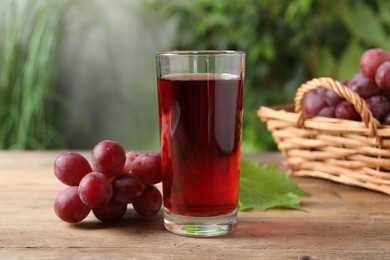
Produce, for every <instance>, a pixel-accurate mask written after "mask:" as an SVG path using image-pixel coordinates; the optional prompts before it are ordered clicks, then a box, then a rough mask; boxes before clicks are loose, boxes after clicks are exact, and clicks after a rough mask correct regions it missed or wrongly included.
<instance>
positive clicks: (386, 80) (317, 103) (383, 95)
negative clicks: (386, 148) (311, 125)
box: [304, 48, 390, 125]
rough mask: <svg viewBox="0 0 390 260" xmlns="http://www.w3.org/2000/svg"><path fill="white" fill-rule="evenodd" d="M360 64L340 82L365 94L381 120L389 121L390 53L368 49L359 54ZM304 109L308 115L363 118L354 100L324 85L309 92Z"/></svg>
mask: <svg viewBox="0 0 390 260" xmlns="http://www.w3.org/2000/svg"><path fill="white" fill-rule="evenodd" d="M359 66H360V72H359V73H356V74H355V75H354V76H352V78H351V79H349V80H343V81H340V83H342V84H343V85H345V86H346V87H348V88H349V89H351V90H353V91H355V92H356V93H357V94H358V95H359V96H360V97H361V98H363V99H364V100H365V101H366V104H367V107H368V109H369V110H370V111H371V113H372V115H373V116H374V117H375V118H376V119H377V120H378V121H379V122H381V123H382V124H386V125H390V101H389V99H390V53H389V52H387V51H385V50H383V49H380V48H375V49H369V50H367V51H365V52H364V53H363V55H362V56H361V57H360V62H359ZM304 109H305V113H306V114H307V115H309V116H325V117H331V118H340V119H348V120H361V118H360V115H359V114H358V113H357V112H356V110H355V108H354V106H353V104H352V103H350V102H348V101H346V100H345V99H343V98H341V97H339V96H338V95H337V94H336V92H334V91H333V90H328V89H323V88H320V89H316V90H313V91H310V92H309V93H307V94H306V97H305V100H304Z"/></svg>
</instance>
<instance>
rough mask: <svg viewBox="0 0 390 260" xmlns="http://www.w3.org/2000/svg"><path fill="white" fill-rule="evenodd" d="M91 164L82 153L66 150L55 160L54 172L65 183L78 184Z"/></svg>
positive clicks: (89, 170)
mask: <svg viewBox="0 0 390 260" xmlns="http://www.w3.org/2000/svg"><path fill="white" fill-rule="evenodd" d="M91 171H92V169H91V165H90V164H89V162H88V161H87V159H85V158H84V157H83V156H82V155H81V154H79V153H76V152H65V153H61V154H60V155H58V156H57V158H56V159H55V161H54V174H55V176H56V177H57V178H58V179H59V180H60V181H61V182H62V183H64V184H66V185H69V186H77V185H79V183H80V180H81V179H82V178H83V177H84V176H85V175H86V174H87V173H89V172H91Z"/></svg>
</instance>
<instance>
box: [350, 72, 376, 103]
mask: <svg viewBox="0 0 390 260" xmlns="http://www.w3.org/2000/svg"><path fill="white" fill-rule="evenodd" d="M348 87H349V88H350V89H351V90H353V91H355V92H356V93H357V94H358V95H359V96H360V97H362V98H369V97H372V96H376V95H379V94H380V93H381V92H382V89H381V88H380V87H378V86H377V85H376V83H375V81H374V80H371V79H369V78H367V77H366V76H364V75H363V74H362V73H357V74H355V75H354V76H353V77H352V79H351V80H350V82H349V84H348Z"/></svg>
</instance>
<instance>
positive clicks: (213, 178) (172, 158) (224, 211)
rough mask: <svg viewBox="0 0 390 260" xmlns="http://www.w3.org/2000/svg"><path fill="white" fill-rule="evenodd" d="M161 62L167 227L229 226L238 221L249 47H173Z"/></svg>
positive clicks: (198, 231)
mask: <svg viewBox="0 0 390 260" xmlns="http://www.w3.org/2000/svg"><path fill="white" fill-rule="evenodd" d="M156 63H157V64H156V65H157V82H158V84H157V85H158V86H157V88H158V104H159V122H160V139H161V156H162V168H163V200H164V225H165V228H166V229H168V230H169V231H172V232H173V233H176V234H180V235H184V236H194V237H209V236H218V235H223V234H226V233H229V232H231V231H232V230H234V228H235V225H236V222H237V204H238V189H239V175H240V152H241V129H242V114H243V86H244V64H245V54H244V53H243V52H241V51H168V52H160V53H157V55H156Z"/></svg>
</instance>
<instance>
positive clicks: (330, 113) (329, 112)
mask: <svg viewBox="0 0 390 260" xmlns="http://www.w3.org/2000/svg"><path fill="white" fill-rule="evenodd" d="M334 111H335V108H334V107H324V108H323V109H321V110H320V112H318V116H324V117H331V118H333V117H334V116H335V114H334Z"/></svg>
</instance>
